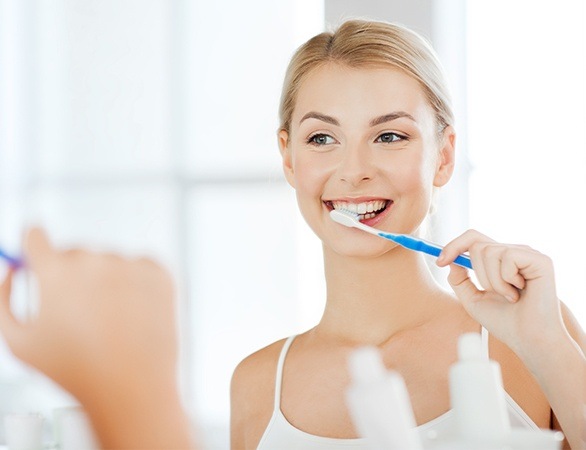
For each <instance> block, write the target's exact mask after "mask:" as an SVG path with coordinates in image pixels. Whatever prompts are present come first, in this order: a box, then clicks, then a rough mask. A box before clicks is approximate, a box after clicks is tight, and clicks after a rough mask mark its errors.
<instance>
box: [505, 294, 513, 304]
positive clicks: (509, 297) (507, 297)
mask: <svg viewBox="0 0 586 450" xmlns="http://www.w3.org/2000/svg"><path fill="white" fill-rule="evenodd" d="M505 298H506V299H507V300H508V301H509V302H510V303H515V299H514V298H513V297H511V296H510V295H505Z"/></svg>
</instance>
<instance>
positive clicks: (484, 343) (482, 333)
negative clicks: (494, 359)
mask: <svg viewBox="0 0 586 450" xmlns="http://www.w3.org/2000/svg"><path fill="white" fill-rule="evenodd" d="M480 336H481V340H482V354H483V355H484V357H485V358H486V359H490V355H489V353H488V330H487V329H486V328H484V327H482V329H481V331H480Z"/></svg>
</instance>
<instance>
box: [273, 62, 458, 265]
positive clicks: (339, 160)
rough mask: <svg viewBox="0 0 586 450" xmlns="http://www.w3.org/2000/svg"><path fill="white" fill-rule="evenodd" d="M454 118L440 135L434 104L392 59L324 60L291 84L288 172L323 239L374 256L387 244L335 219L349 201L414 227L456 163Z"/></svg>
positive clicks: (382, 224)
mask: <svg viewBox="0 0 586 450" xmlns="http://www.w3.org/2000/svg"><path fill="white" fill-rule="evenodd" d="M453 143H454V135H453V133H452V129H451V127H448V128H447V129H446V130H445V131H444V138H443V139H441V138H438V135H437V127H436V121H435V118H434V114H433V110H432V109H431V107H430V106H429V104H428V102H427V100H426V98H425V95H424V93H423V90H422V89H421V87H420V86H419V84H418V83H417V81H415V80H414V79H413V78H411V77H409V76H408V75H406V74H405V73H403V72H402V71H400V70H396V69H392V68H368V69H364V68H361V69H353V68H349V67H347V66H343V65H339V64H333V63H332V64H327V65H325V66H323V67H321V68H318V69H316V70H315V71H314V72H312V73H310V74H309V76H308V77H307V78H306V79H305V81H304V82H303V84H302V85H301V87H300V89H299V91H298V97H297V102H296V105H295V109H294V111H293V115H292V119H291V128H290V131H289V134H288V133H287V132H285V131H281V132H280V133H279V145H280V148H281V153H282V156H283V167H284V170H285V176H286V178H287V180H288V181H289V183H290V184H291V185H292V186H293V187H294V188H295V190H296V194H297V201H298V203H299V208H300V210H301V213H302V215H303V216H304V218H305V220H306V221H307V223H308V224H309V226H310V227H311V228H312V229H313V231H314V232H315V233H316V234H317V235H318V236H319V238H320V239H321V240H322V242H323V243H324V245H326V246H329V247H331V248H333V249H334V250H335V251H338V252H341V253H344V254H349V255H355V256H369V255H370V256H375V255H379V254H381V253H384V252H386V251H388V250H389V249H391V248H393V247H394V244H392V243H390V242H388V241H385V240H382V239H379V238H376V237H373V236H371V235H368V234H367V233H364V232H361V231H359V230H356V229H352V228H347V227H344V226H343V225H340V224H338V223H336V222H334V221H332V220H331V219H330V217H329V212H330V211H331V210H332V209H349V210H351V211H355V212H357V213H359V214H361V215H360V220H361V221H362V222H363V223H365V224H367V225H370V226H373V227H376V228H379V229H381V230H385V231H390V232H395V233H414V232H416V231H417V229H418V228H419V226H420V224H421V222H422V221H423V219H424V218H425V216H426V215H427V213H428V211H429V207H430V202H431V197H432V192H433V187H434V186H442V185H443V184H445V183H446V182H447V181H448V180H449V178H450V176H451V173H452V169H453Z"/></svg>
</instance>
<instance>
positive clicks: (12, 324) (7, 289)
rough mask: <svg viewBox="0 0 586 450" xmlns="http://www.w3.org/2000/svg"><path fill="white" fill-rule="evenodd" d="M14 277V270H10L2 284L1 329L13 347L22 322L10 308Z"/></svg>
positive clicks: (0, 303)
mask: <svg viewBox="0 0 586 450" xmlns="http://www.w3.org/2000/svg"><path fill="white" fill-rule="evenodd" d="M12 277H13V271H12V270H9V271H8V272H7V273H6V276H5V278H4V280H2V283H1V284H0V331H2V334H3V335H4V336H5V337H6V340H7V342H8V344H9V345H10V346H11V347H12V345H13V343H14V339H15V337H16V333H17V331H18V329H19V328H20V323H19V322H18V321H17V320H16V318H15V317H14V315H13V314H12V309H11V308H10V297H11V294H12Z"/></svg>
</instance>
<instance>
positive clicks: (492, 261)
mask: <svg viewBox="0 0 586 450" xmlns="http://www.w3.org/2000/svg"><path fill="white" fill-rule="evenodd" d="M505 252H506V250H504V248H503V247H501V246H494V245H493V246H489V247H487V248H485V249H484V251H483V253H484V258H483V261H484V270H485V273H486V278H487V279H488V282H489V283H490V290H492V291H493V292H496V293H497V294H499V295H502V296H503V297H505V298H506V299H507V300H508V301H510V302H515V301H517V300H518V298H519V292H518V291H517V289H515V287H514V286H513V285H512V284H511V283H510V282H509V281H510V280H512V279H515V277H514V273H516V272H517V268H516V266H515V265H514V264H513V265H511V264H510V263H507V264H506V269H505V266H503V260H502V257H503V253H505ZM507 261H509V260H507ZM505 272H506V278H505V276H503V275H504V273H505ZM517 281H518V280H517ZM486 289H487V290H488V289H489V288H486Z"/></svg>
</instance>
